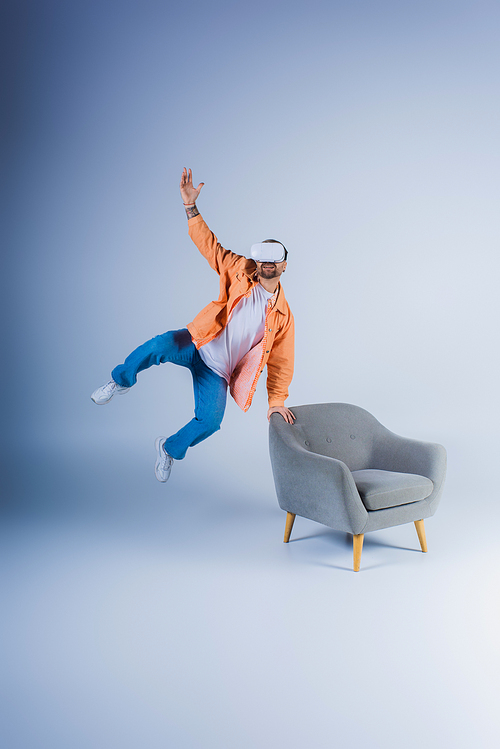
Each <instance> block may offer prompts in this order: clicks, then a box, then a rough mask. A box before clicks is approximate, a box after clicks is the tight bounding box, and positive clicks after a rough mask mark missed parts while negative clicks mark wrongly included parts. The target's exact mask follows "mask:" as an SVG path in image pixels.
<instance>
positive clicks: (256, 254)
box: [250, 242, 285, 263]
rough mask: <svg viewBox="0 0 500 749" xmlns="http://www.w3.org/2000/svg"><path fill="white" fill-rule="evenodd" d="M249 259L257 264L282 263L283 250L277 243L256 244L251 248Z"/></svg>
mask: <svg viewBox="0 0 500 749" xmlns="http://www.w3.org/2000/svg"><path fill="white" fill-rule="evenodd" d="M250 257H251V258H252V260H255V261H256V262H258V263H282V262H283V260H284V259H285V248H284V247H283V245H282V244H279V242H258V243H257V244H253V245H252V246H251V248H250Z"/></svg>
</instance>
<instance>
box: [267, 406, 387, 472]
mask: <svg viewBox="0 0 500 749" xmlns="http://www.w3.org/2000/svg"><path fill="white" fill-rule="evenodd" d="M292 411H293V413H294V414H295V416H296V421H295V423H294V424H293V426H291V425H289V424H287V423H286V422H285V420H284V419H283V418H281V416H278V415H276V416H273V417H272V419H271V430H277V431H278V432H280V434H281V436H282V437H283V438H284V439H285V440H286V441H289V440H293V441H295V442H298V443H299V444H300V445H301V446H302V447H303V448H304V449H305V450H309V451H310V452H313V453H318V454H320V455H327V456H328V457H330V458H336V459H337V460H341V461H342V462H343V463H345V464H346V465H347V467H348V468H349V469H350V470H351V471H359V470H362V469H363V468H369V467H370V466H371V458H372V454H373V446H374V442H375V438H376V436H377V434H381V433H382V432H384V431H385V427H383V426H382V424H380V422H378V421H377V419H376V418H375V417H374V416H372V415H371V414H370V413H368V411H365V410H364V409H363V408H360V407H359V406H353V405H351V404H350V403H315V404H311V405H307V406H295V407H294V406H292Z"/></svg>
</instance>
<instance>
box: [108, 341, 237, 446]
mask: <svg viewBox="0 0 500 749" xmlns="http://www.w3.org/2000/svg"><path fill="white" fill-rule="evenodd" d="M165 362H172V364H178V365H179V366H180V367H187V368H188V369H189V370H190V372H191V374H192V376H193V389H194V419H191V421H190V422H189V423H188V424H186V426H185V427H183V428H182V429H180V430H179V431H178V432H177V434H174V435H172V437H169V438H168V439H167V441H166V442H165V450H166V451H167V452H168V454H169V455H171V456H172V457H173V458H175V460H182V458H184V456H185V455H186V452H187V449H188V447H193V446H194V445H197V444H198V442H202V440H205V439H206V438H207V437H210V435H211V434H213V433H214V432H216V431H217V430H218V429H220V425H221V423H222V419H223V416H224V411H225V409H226V398H227V382H226V380H225V379H224V378H223V377H219V375H218V374H216V373H215V372H213V371H212V370H211V369H210V368H209V367H207V365H206V364H205V362H204V361H203V360H202V358H201V357H200V355H199V353H198V351H197V349H196V346H195V345H194V343H193V341H192V339H191V334H190V333H189V331H188V330H186V329H183V330H170V331H169V332H168V333H163V335H157V336H155V338H151V340H150V341H146V343H143V344H142V346H139V347H138V348H136V349H135V351H132V353H131V354H130V356H127V358H126V359H125V362H124V363H123V364H120V365H119V366H118V367H115V368H114V369H113V371H112V372H111V377H112V378H113V380H114V381H115V382H117V383H118V385H123V386H124V387H132V385H135V383H136V382H137V373H138V372H141V371H142V370H143V369H148V368H149V367H151V366H153V364H164V363H165Z"/></svg>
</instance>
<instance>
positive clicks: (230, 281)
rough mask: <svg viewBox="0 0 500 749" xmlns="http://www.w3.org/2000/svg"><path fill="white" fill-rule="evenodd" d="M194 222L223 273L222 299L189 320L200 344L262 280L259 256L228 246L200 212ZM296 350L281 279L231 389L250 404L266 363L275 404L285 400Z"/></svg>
mask: <svg viewBox="0 0 500 749" xmlns="http://www.w3.org/2000/svg"><path fill="white" fill-rule="evenodd" d="M188 223H189V236H190V237H191V239H192V240H193V242H194V243H195V245H196V246H197V248H198V249H199V251H200V252H201V254H202V255H203V256H204V257H205V258H206V259H207V260H208V262H209V264H210V266H211V267H212V268H213V269H214V270H215V271H216V272H217V273H218V274H219V276H220V293H219V299H218V300H217V301H216V302H210V303H209V304H207V306H206V307H205V308H204V309H202V310H201V312H200V313H199V314H198V315H197V316H196V317H195V319H194V320H193V322H191V323H189V325H188V326H187V327H188V330H189V332H190V333H191V337H192V339H193V343H194V344H195V345H196V348H200V346H203V345H204V344H205V343H208V342H209V341H211V340H212V339H214V338H216V337H217V336H218V335H219V333H220V332H221V331H222V330H223V328H224V327H225V326H226V324H227V321H228V318H229V315H230V313H231V311H232V310H233V308H234V307H235V306H236V304H237V303H238V302H239V301H240V299H242V297H244V296H249V295H250V293H251V291H252V289H253V287H254V286H256V284H257V283H258V281H257V279H256V278H255V271H256V269H257V266H256V264H255V261H254V260H248V259H247V258H246V257H242V256H241V255H236V254H235V253H234V252H230V251H229V250H225V249H224V247H222V246H221V245H220V244H219V242H218V240H217V237H216V236H215V234H213V232H211V231H210V229H209V228H208V226H207V225H206V223H205V222H204V220H203V218H202V217H201V216H200V215H199V214H198V216H195V217H194V218H190V219H189V222H188ZM293 355H294V322H293V315H292V313H291V311H290V307H289V306H288V302H287V301H286V299H285V294H284V293H283V288H282V286H281V284H279V285H278V290H277V295H276V300H275V302H274V305H273V304H271V303H270V304H269V305H268V311H267V314H266V323H265V329H264V338H263V339H262V341H261V342H260V343H258V344H257V345H256V346H255V347H254V348H253V349H252V350H251V351H249V352H248V354H246V356H244V357H243V359H242V360H241V361H240V362H239V364H238V366H237V367H236V369H235V370H234V372H233V374H232V376H231V382H230V383H229V388H230V392H231V395H232V396H233V398H234V399H235V401H236V403H237V404H238V405H239V406H240V408H242V409H243V410H244V411H247V410H248V409H249V408H250V404H251V402H252V397H253V394H254V392H255V388H256V387H257V381H258V379H259V377H260V375H261V374H262V372H263V371H264V367H265V366H266V364H267V393H268V400H269V407H272V406H283V405H284V403H285V400H286V398H288V387H289V385H290V383H291V381H292V377H293Z"/></svg>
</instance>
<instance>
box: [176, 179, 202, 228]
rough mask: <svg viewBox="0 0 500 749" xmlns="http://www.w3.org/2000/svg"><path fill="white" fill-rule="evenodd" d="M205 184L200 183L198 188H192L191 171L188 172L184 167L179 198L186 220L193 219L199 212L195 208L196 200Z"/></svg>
mask: <svg viewBox="0 0 500 749" xmlns="http://www.w3.org/2000/svg"><path fill="white" fill-rule="evenodd" d="M204 184H205V183H204V182H200V184H199V185H198V187H194V186H193V174H192V172H191V169H189V171H188V170H187V169H186V167H184V169H183V171H182V177H181V184H180V189H181V197H182V202H183V203H184V208H185V209H186V215H187V217H188V218H194V216H197V215H198V214H199V210H198V209H197V207H196V200H197V198H198V195H199V194H200V192H201V188H202V187H203V185H204Z"/></svg>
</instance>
